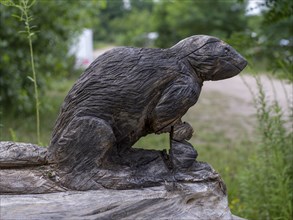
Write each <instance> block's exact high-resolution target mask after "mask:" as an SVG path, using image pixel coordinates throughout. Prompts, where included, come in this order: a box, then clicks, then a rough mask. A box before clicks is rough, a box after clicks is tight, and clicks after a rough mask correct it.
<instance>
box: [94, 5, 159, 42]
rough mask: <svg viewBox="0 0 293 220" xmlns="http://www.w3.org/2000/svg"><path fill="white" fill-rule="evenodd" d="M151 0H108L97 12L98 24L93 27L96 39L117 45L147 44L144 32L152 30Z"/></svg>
mask: <svg viewBox="0 0 293 220" xmlns="http://www.w3.org/2000/svg"><path fill="white" fill-rule="evenodd" d="M153 5H154V2H153V1H152V0H130V1H129V5H128V6H127V5H125V3H124V1H123V0H115V1H112V0H108V1H107V7H106V8H104V9H102V10H101V11H100V12H99V13H98V19H99V20H100V25H99V26H96V28H95V29H94V38H95V40H96V41H106V42H108V43H113V42H114V43H116V44H118V45H131V46H140V47H141V46H149V44H148V39H147V36H146V34H147V33H149V32H152V22H151V19H150V18H151V16H152V14H151V12H152V9H153Z"/></svg>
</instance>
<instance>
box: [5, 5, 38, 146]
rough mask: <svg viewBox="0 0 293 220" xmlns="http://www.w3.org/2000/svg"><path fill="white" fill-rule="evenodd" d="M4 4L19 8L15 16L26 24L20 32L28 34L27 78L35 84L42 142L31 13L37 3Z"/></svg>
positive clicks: (36, 107)
mask: <svg viewBox="0 0 293 220" xmlns="http://www.w3.org/2000/svg"><path fill="white" fill-rule="evenodd" d="M1 3H2V4H4V5H6V6H10V7H15V8H17V9H19V11H20V13H21V15H20V16H19V15H14V17H16V18H18V19H19V20H20V21H21V22H23V23H24V25H25V30H24V31H20V33H24V34H25V35H26V36H27V40H28V45H29V51H30V64H31V71H32V73H31V75H28V76H27V78H28V79H29V80H30V81H31V82H32V83H33V85H34V96H35V97H34V98H35V111H36V133H37V143H38V144H41V141H40V101H39V90H38V84H37V74H36V71H35V61H34V50H33V44H32V38H33V36H34V35H35V32H34V31H33V29H34V26H31V22H32V20H33V17H32V16H31V13H30V8H31V7H32V6H33V5H34V4H35V0H32V1H31V0H20V1H19V2H18V3H15V2H14V1H12V0H3V1H1Z"/></svg>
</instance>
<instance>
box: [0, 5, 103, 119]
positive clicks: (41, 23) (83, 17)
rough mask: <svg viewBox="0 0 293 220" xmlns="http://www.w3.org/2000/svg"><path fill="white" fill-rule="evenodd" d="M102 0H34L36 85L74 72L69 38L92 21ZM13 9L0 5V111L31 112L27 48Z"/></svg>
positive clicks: (93, 21) (92, 22) (72, 37)
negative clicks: (0, 109)
mask: <svg viewBox="0 0 293 220" xmlns="http://www.w3.org/2000/svg"><path fill="white" fill-rule="evenodd" d="M102 6H103V4H102V2H101V1H58V0H51V1H36V3H35V4H34V5H33V7H31V15H32V17H33V18H34V20H32V21H31V25H32V26H34V31H35V32H36V34H35V35H34V37H33V39H32V40H33V41H32V44H33V49H34V55H35V63H36V66H35V68H36V72H38V73H39V76H38V82H37V83H38V85H39V88H40V89H45V87H46V86H47V85H48V81H49V80H51V79H54V80H56V79H57V78H58V77H60V76H68V75H69V74H70V73H71V72H73V69H72V68H73V66H74V57H72V56H70V55H69V54H68V51H69V47H70V45H71V42H72V40H73V39H74V38H75V37H76V36H77V34H78V33H79V32H80V31H81V30H82V29H83V28H86V27H91V26H93V25H94V24H95V21H96V20H95V19H92V17H93V16H94V15H95V13H96V9H98V8H100V7H102ZM14 14H16V15H18V14H19V12H18V11H17V9H16V8H13V7H7V6H4V5H2V4H0V16H1V17H0V19H1V32H0V50H1V54H0V58H1V59H0V88H1V96H0V106H1V108H2V111H4V113H3V114H6V113H10V112H11V111H13V112H17V113H18V114H20V113H21V114H23V113H31V112H32V109H33V105H34V104H33V103H34V102H33V101H32V100H33V86H32V83H31V81H30V80H29V79H28V78H27V76H28V75H30V71H31V70H30V62H29V57H30V56H29V48H28V45H27V39H26V36H25V35H22V34H20V33H19V31H22V30H23V29H24V26H23V24H22V22H21V21H19V20H18V19H16V18H15V17H13V15H14Z"/></svg>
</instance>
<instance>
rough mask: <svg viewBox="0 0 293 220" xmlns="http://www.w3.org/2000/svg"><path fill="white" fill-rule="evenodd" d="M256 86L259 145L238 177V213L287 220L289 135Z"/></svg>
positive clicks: (292, 210) (292, 207)
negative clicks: (257, 92) (257, 91)
mask: <svg viewBox="0 0 293 220" xmlns="http://www.w3.org/2000/svg"><path fill="white" fill-rule="evenodd" d="M257 83H258V88H259V95H258V97H257V98H256V108H257V119H258V123H259V133H260V143H259V145H258V146H257V151H256V152H255V154H252V156H251V157H250V158H249V160H248V162H247V166H246V169H245V170H244V171H243V172H242V173H241V174H240V175H239V176H240V185H241V186H240V204H241V206H239V207H241V208H239V210H238V211H239V214H240V215H242V216H244V217H246V218H248V219H284V220H285V219H290V218H292V214H293V204H292V201H293V192H292V185H293V173H292V172H293V165H292V160H293V145H292V132H291V133H288V132H287V131H286V129H285V122H284V120H283V119H284V115H283V111H282V109H281V108H280V106H279V105H278V103H277V102H274V103H272V104H268V100H266V97H265V93H264V90H263V88H262V84H261V82H260V81H257ZM290 123H292V121H291V120H290Z"/></svg>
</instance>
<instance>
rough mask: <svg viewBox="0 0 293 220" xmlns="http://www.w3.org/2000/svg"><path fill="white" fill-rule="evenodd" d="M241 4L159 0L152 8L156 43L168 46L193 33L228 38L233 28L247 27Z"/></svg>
mask: <svg viewBox="0 0 293 220" xmlns="http://www.w3.org/2000/svg"><path fill="white" fill-rule="evenodd" d="M243 6H244V5H243V4H240V3H238V2H237V1H221V0H206V1H180V0H174V1H160V2H159V3H158V4H156V6H155V10H154V16H155V19H154V20H155V27H156V30H157V32H158V34H159V38H158V40H157V42H156V45H157V46H159V47H169V46H171V45H172V44H174V43H176V42H178V41H179V40H181V39H182V38H185V37H188V36H191V35H195V34H206V35H213V36H216V37H219V38H222V39H227V38H229V37H230V36H231V35H232V33H233V32H237V31H244V30H245V28H246V20H245V17H244V7H243ZM166 39H168V40H166Z"/></svg>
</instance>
